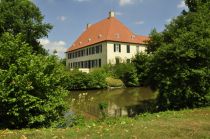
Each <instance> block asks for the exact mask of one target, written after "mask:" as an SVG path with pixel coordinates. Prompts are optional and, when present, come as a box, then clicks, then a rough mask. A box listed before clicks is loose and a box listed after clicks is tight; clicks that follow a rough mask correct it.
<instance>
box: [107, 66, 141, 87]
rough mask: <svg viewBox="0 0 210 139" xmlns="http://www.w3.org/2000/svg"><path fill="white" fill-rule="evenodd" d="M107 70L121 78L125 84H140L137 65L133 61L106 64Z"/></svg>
mask: <svg viewBox="0 0 210 139" xmlns="http://www.w3.org/2000/svg"><path fill="white" fill-rule="evenodd" d="M104 69H105V71H106V72H107V73H108V74H109V75H110V76H113V77H115V78H117V79H121V80H122V81H123V83H124V84H125V86H127V87H132V86H138V85H139V82H138V77H137V76H138V75H137V70H136V68H135V66H134V65H133V64H132V63H119V64H116V65H111V64H110V65H106V66H105V67H104Z"/></svg>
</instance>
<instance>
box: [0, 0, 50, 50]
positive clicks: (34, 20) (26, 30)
mask: <svg viewBox="0 0 210 139" xmlns="http://www.w3.org/2000/svg"><path fill="white" fill-rule="evenodd" d="M43 19H44V16H42V14H41V12H40V10H39V8H38V7H36V5H35V4H34V3H33V2H32V1H30V0H1V2H0V36H1V35H2V34H4V33H5V32H10V33H11V34H13V35H17V34H19V33H21V34H22V35H23V37H24V40H25V41H26V42H27V43H28V44H29V46H32V50H33V52H34V53H37V54H46V53H47V52H46V51H45V49H43V48H42V46H41V45H40V43H39V42H38V39H40V38H42V37H45V36H47V34H48V32H49V31H50V30H51V29H52V26H51V25H50V24H47V23H44V22H43Z"/></svg>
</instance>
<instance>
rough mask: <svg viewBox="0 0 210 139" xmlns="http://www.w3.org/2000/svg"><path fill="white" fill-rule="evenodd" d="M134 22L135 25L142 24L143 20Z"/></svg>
mask: <svg viewBox="0 0 210 139" xmlns="http://www.w3.org/2000/svg"><path fill="white" fill-rule="evenodd" d="M134 24H136V25H142V24H144V21H141V20H139V21H136V22H135V23H134Z"/></svg>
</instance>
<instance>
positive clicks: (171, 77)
mask: <svg viewBox="0 0 210 139" xmlns="http://www.w3.org/2000/svg"><path fill="white" fill-rule="evenodd" d="M186 2H187V1H186ZM209 7H210V2H207V3H205V2H204V3H201V2H199V3H197V5H196V11H194V10H193V11H191V10H190V11H189V12H187V13H184V14H182V15H180V16H179V17H177V18H176V19H174V20H173V21H172V22H171V23H170V24H169V25H168V26H166V29H165V30H164V31H163V32H162V34H163V36H162V37H163V40H164V41H163V43H162V44H161V46H159V48H158V49H157V51H156V52H155V53H154V55H153V58H152V60H151V61H150V72H149V74H150V75H153V78H152V79H151V78H150V79H151V83H150V84H153V83H155V85H156V88H158V89H159V97H158V104H159V109H160V110H165V109H180V108H186V107H189V108H193V107H199V106H203V105H206V104H207V101H208V100H207V94H208V93H209V92H210V76H209V75H210V72H209V63H210V59H209V58H210V24H209V21H210V9H209Z"/></svg>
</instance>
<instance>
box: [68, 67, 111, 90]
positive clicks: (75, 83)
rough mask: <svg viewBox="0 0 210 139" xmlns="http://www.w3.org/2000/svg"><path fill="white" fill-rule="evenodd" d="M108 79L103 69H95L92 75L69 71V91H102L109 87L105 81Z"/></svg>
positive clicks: (76, 70) (75, 70)
mask: <svg viewBox="0 0 210 139" xmlns="http://www.w3.org/2000/svg"><path fill="white" fill-rule="evenodd" d="M106 77H107V74H106V72H105V71H104V70H103V69H95V70H93V71H92V72H90V73H85V72H82V71H79V70H78V69H74V70H72V71H68V79H67V81H66V82H67V86H68V87H67V88H68V90H83V89H102V88H106V87H107V83H106V81H105V79H106Z"/></svg>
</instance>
